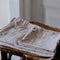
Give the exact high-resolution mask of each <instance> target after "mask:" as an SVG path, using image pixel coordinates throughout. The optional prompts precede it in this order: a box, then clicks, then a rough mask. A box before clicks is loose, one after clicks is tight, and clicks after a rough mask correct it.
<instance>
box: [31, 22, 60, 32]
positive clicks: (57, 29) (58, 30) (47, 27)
mask: <svg viewBox="0 0 60 60" xmlns="http://www.w3.org/2000/svg"><path fill="white" fill-rule="evenodd" d="M30 23H32V24H35V25H38V26H40V27H42V28H45V29H47V30H53V31H56V32H60V29H59V28H54V27H52V26H48V25H45V24H43V23H40V22H37V21H30Z"/></svg>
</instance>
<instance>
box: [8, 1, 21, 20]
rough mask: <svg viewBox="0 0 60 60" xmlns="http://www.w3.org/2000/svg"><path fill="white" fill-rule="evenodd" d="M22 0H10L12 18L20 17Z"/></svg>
mask: <svg viewBox="0 0 60 60" xmlns="http://www.w3.org/2000/svg"><path fill="white" fill-rule="evenodd" d="M19 3H20V1H19V0H10V3H9V5H10V18H11V19H12V18H13V17H20V4H19Z"/></svg>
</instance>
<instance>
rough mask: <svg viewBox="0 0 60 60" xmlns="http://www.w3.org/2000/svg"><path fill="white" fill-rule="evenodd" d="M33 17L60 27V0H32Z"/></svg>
mask: <svg viewBox="0 0 60 60" xmlns="http://www.w3.org/2000/svg"><path fill="white" fill-rule="evenodd" d="M31 3H32V6H31V7H32V8H31V9H32V10H31V19H32V20H38V21H40V22H42V23H45V24H47V25H50V26H53V27H58V28H60V0H31Z"/></svg>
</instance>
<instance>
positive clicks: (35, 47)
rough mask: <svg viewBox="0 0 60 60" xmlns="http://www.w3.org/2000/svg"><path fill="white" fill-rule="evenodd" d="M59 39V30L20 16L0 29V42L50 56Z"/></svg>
mask: <svg viewBox="0 0 60 60" xmlns="http://www.w3.org/2000/svg"><path fill="white" fill-rule="evenodd" d="M59 39H60V32H55V31H52V30H47V29H44V28H42V27H40V26H38V25H35V24H32V23H30V22H29V21H27V20H24V19H21V18H17V19H16V18H14V19H12V20H11V22H10V23H9V24H8V25H7V26H5V27H4V28H2V29H0V42H3V43H5V44H8V45H9V44H11V45H14V46H16V47H18V48H19V49H20V50H23V51H28V52H32V53H35V54H37V55H42V56H52V55H53V52H54V50H55V48H56V45H57V43H58V42H59ZM0 45H1V44H0ZM10 47H11V46H10Z"/></svg>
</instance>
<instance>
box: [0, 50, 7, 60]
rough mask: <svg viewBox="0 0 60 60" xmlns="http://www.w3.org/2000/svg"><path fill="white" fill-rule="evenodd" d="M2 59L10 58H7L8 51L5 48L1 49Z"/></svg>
mask: <svg viewBox="0 0 60 60" xmlns="http://www.w3.org/2000/svg"><path fill="white" fill-rule="evenodd" d="M1 59H2V60H8V59H7V52H6V51H4V50H1Z"/></svg>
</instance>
